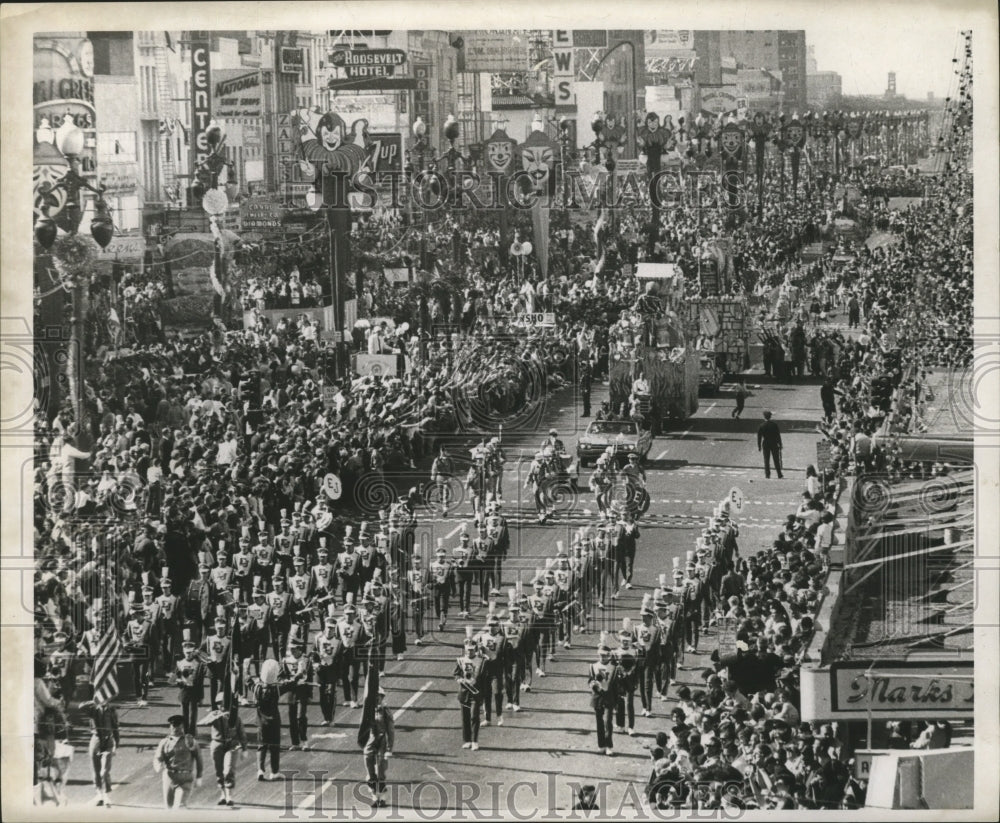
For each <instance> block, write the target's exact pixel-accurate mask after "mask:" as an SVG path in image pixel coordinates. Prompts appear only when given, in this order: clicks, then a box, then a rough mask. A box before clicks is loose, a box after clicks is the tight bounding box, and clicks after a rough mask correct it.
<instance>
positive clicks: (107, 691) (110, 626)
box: [91, 597, 122, 703]
mask: <svg viewBox="0 0 1000 823" xmlns="http://www.w3.org/2000/svg"><path fill="white" fill-rule="evenodd" d="M113 602H114V599H113V598H111V597H105V598H104V599H103V600H102V601H101V607H100V609H99V612H98V613H99V614H100V625H101V637H100V640H99V641H98V643H97V651H96V652H95V653H94V673H93V677H92V681H91V682H92V683H93V685H94V699H95V700H96V701H97V702H99V703H107V702H109V701H110V700H111V699H112V698H114V697H115V696H116V695H117V694H118V658H119V657H120V656H121V651H122V643H121V639H120V638H119V637H118V627H117V626H116V625H115V614H114V609H113Z"/></svg>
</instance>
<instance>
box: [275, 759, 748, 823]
mask: <svg viewBox="0 0 1000 823" xmlns="http://www.w3.org/2000/svg"><path fill="white" fill-rule="evenodd" d="M280 774H281V775H282V777H283V778H284V781H285V793H284V801H283V804H282V805H283V809H284V811H283V813H282V814H281V815H279V816H278V819H279V820H298V819H310V820H317V819H327V818H329V819H337V818H341V817H344V816H345V815H346V814H348V813H349V814H350V815H351V817H352V819H354V820H370V819H373V818H375V817H376V816H377V817H378V818H379V819H382V820H404V819H406V820H412V819H413V818H414V816H416V817H417V818H419V819H420V820H492V819H496V818H513V819H514V820H530V819H534V818H536V817H538V816H539V814H541V815H542V816H543V817H549V818H557V819H561V820H589V819H594V818H596V817H600V819H602V820H625V819H627V820H681V819H684V820H691V819H696V820H738V819H740V818H741V817H742V816H743V814H744V813H745V812H746V810H747V806H746V802H745V800H744V799H743V796H744V791H743V784H742V783H741V782H735V781H721V780H702V781H670V780H662V781H657V782H656V783H655V784H654V785H652V786H648V787H647V786H646V785H640V784H637V783H634V782H628V783H626V784H624V787H622V786H621V785H617V786H615V785H614V784H612V783H610V782H608V781H605V780H593V781H579V780H577V781H567V782H566V783H565V784H564V785H561V786H560V784H559V781H558V780H557V778H558V777H559V775H558V774H557V773H555V772H548V773H547V774H546V776H545V779H544V780H518V781H516V782H513V783H505V782H503V781H495V780H476V781H473V780H421V781H420V782H417V783H411V782H406V783H391V782H390V783H388V784H387V785H386V794H387V795H388V797H387V798H386V808H383V809H381V810H379V809H378V808H376V807H374V806H372V805H371V794H370V792H369V791H368V790H367V788H366V786H365V784H364V782H358V781H352V780H349V779H338V780H328V779H327V778H328V777H329V773H328V772H327V771H326V770H324V769H315V770H313V769H311V770H309V771H305V772H301V771H298V770H293V769H287V770H283V771H281V772H280ZM612 788H614V789H617V791H616V794H619V793H620V796H616V797H614V798H612V797H611V796H610V792H609V789H612ZM581 795H586V796H587V797H588V798H589V800H590V801H591V805H592V808H591V809H581V808H576V806H577V805H578V801H579V799H580V797H581ZM651 798H652V799H653V802H651ZM682 806H683V808H682Z"/></svg>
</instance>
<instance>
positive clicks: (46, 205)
mask: <svg viewBox="0 0 1000 823" xmlns="http://www.w3.org/2000/svg"><path fill="white" fill-rule="evenodd" d="M35 137H36V139H37V140H38V142H39V143H52V144H54V145H55V147H56V149H58V151H59V153H60V154H61V155H62V156H63V157H64V158H65V159H66V162H67V164H68V165H69V170H68V171H67V172H66V174H65V175H63V177H62V178H60V179H59V180H57V181H56V182H55V183H54V184H52V185H50V186H48V187H46V188H43V190H42V204H41V212H42V216H41V217H40V218H39V219H38V221H37V223H36V224H35V239H36V240H37V241H38V244H39V246H41V247H42V248H43V249H45V250H49V249H51V248H52V246H53V244H54V243H55V241H56V236H57V234H58V229H59V228H60V227H61V228H62V229H63V230H64V231H65V232H66V234H67V235H75V234H76V231H77V229H78V228H79V226H80V221H81V220H82V219H83V209H82V207H81V204H80V197H81V192H82V191H83V190H86V191H89V192H91V193H92V194H95V195H96V196H97V197H96V200H95V202H94V217H93V218H92V219H91V221H90V233H91V235H92V236H93V238H94V240H95V241H96V243H97V244H98V245H99V246H100V247H101V248H102V249H106V248H107V247H108V244H109V243H110V242H111V238H112V237H113V235H114V223H113V222H112V220H111V211H110V209H109V208H108V204H107V203H106V202H105V200H104V192H105V187H104V186H98V187H94V186H92V185H90V184H89V183H88V182H87V181H86V180H85V179H84V178H83V177H81V175H80V172H79V156H80V154H81V153H82V152H83V149H84V143H85V135H84V133H83V131H82V130H81V129H80V128H78V127H77V126H76V124H75V123H74V122H73V119H72V118H71V117H69V116H67V117H66V118H65V119H64V120H63V124H62V126H60V127H59V129H58V130H53V129H52V127H51V126H50V125H49V121H48V119H47V118H43V119H42V123H41V125H40V126H39V128H38V129H37V130H36V132H35ZM59 191H61V192H63V193H64V195H65V200H64V202H63V205H62V208H61V209H60V210H59V211H58V225H57V221H56V220H53V219H52V216H51V214H50V212H51V210H52V208H53V207H55V206H58V205H59V199H58V197H57V196H56V193H57V192H59ZM69 285H70V289H71V292H72V295H73V309H72V317H71V320H70V346H71V356H70V358H69V360H68V361H67V370H68V371H69V372H70V374H69V375H68V376H69V378H70V379H69V385H70V398H71V402H72V404H73V408H74V412H75V414H76V421H77V431H78V435H79V437H80V438H81V442H80V443H78V445H80V446H84V447H85V446H86V445H87V444H88V442H87V441H89V436H88V435H87V433H86V426H85V422H86V408H85V406H84V397H85V392H84V369H83V364H84V320H85V313H86V311H87V296H88V282H87V275H86V274H82V273H81V274H78V275H77V276H76V277H75V278H74V279H73V280H72V282H71V283H70V284H69Z"/></svg>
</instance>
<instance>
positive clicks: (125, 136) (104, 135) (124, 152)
mask: <svg viewBox="0 0 1000 823" xmlns="http://www.w3.org/2000/svg"><path fill="white" fill-rule="evenodd" d="M135 148H136V146H135V132H132V131H109V132H99V133H98V135H97V163H98V165H99V166H103V165H105V164H108V163H135V162H136V159H137V158H136V154H135Z"/></svg>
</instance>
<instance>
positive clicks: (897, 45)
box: [806, 24, 975, 100]
mask: <svg viewBox="0 0 1000 823" xmlns="http://www.w3.org/2000/svg"><path fill="white" fill-rule="evenodd" d="M806 43H808V44H809V45H814V46H815V47H816V63H817V68H818V69H819V70H820V71H836V72H839V73H840V75H841V77H842V79H843V93H844V94H847V95H854V94H881V93H882V92H884V91H885V88H886V81H887V77H888V73H889V72H890V71H894V72H896V92H897V93H898V94H902V95H905V96H906V97H909V98H911V99H915V100H924V99H926V97H927V92H929V91H932V92H934V94H935V96H937V97H946V96H947V95H948V93H949V84H951V89H950V90H951V91H954V83H953V81H955V80H957V75H956V74H954V69H955V68H959V67H960V64H953V63H952V62H951V60H952V57H958V59H959V60H961V59H962V56H963V55H962V51H961V49H962V46H961V43H960V42H959V30H958V29H957V28H943V27H938V26H935V27H928V28H926V29H925V28H923V27H916V26H914V27H911V29H910V30H909V31H906V32H905V33H902V32H900V33H898V34H897V35H895V36H886V31H885V30H884V29H882V28H871V27H868V26H865V25H863V24H862V25H858V26H848V25H846V24H845V25H844V26H843V27H836V26H833V27H831V26H823V27H822V28H819V27H817V28H812V29H810V28H807V29H806ZM973 55H975V43H973Z"/></svg>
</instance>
